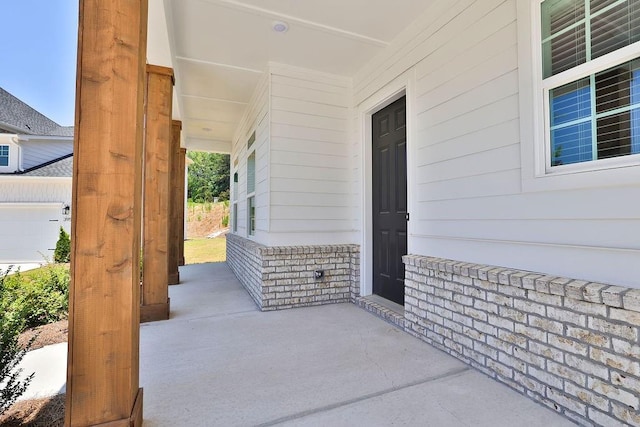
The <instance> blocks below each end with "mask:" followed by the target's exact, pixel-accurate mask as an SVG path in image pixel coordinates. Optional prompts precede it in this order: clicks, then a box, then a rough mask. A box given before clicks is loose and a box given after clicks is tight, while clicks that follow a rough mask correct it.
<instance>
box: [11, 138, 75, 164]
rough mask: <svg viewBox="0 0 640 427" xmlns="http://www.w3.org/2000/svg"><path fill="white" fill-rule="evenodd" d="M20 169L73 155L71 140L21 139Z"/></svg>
mask: <svg viewBox="0 0 640 427" xmlns="http://www.w3.org/2000/svg"><path fill="white" fill-rule="evenodd" d="M21 138H27V140H25V141H23V142H21V146H22V169H23V170H25V169H29V168H32V167H34V166H38V165H41V164H43V163H46V162H50V161H51V160H55V159H59V158H60V157H63V156H66V155H67V154H71V153H73V138H70V137H69V138H63V137H49V138H47V137H31V136H29V137H21Z"/></svg>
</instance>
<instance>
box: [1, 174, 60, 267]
mask: <svg viewBox="0 0 640 427" xmlns="http://www.w3.org/2000/svg"><path fill="white" fill-rule="evenodd" d="M64 205H69V206H70V205H71V178H42V177H30V176H20V175H19V176H0V227H1V228H2V230H3V238H2V239H1V240H0V264H4V263H9V264H12V263H25V262H36V263H38V262H43V261H45V259H46V258H49V259H52V258H53V249H55V245H56V242H57V239H58V232H59V227H60V226H62V227H63V228H64V229H65V230H66V231H67V233H70V232H71V221H70V219H71V217H70V216H66V217H65V216H64V215H63V214H62V208H63V206H64Z"/></svg>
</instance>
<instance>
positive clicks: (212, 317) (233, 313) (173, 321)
mask: <svg viewBox="0 0 640 427" xmlns="http://www.w3.org/2000/svg"><path fill="white" fill-rule="evenodd" d="M247 313H258V314H259V313H261V312H260V311H259V310H257V309H256V310H244V311H234V312H231V313H220V314H212V315H210V316H199V317H189V318H184V319H175V318H173V317H170V318H169V319H167V320H163V321H160V322H153V323H145V324H144V327H145V328H146V327H152V326H161V325H162V322H167V321H172V323H173V324H176V323H188V322H193V321H196V320H205V319H215V318H221V317H236V316H240V315H243V314H247ZM141 326H142V325H141Z"/></svg>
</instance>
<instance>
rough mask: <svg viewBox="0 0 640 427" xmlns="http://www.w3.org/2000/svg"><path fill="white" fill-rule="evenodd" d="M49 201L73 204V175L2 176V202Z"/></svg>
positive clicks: (0, 193)
mask: <svg viewBox="0 0 640 427" xmlns="http://www.w3.org/2000/svg"><path fill="white" fill-rule="evenodd" d="M49 202H51V203H66V204H68V205H69V206H71V177H69V178H51V177H49V178H46V177H35V176H22V175H17V176H0V203H49Z"/></svg>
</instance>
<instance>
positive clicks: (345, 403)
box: [140, 264, 572, 427]
mask: <svg viewBox="0 0 640 427" xmlns="http://www.w3.org/2000/svg"><path fill="white" fill-rule="evenodd" d="M180 274H181V279H182V284H180V285H176V286H172V287H171V288H170V297H171V312H172V318H171V319H170V320H167V321H163V322H155V323H149V324H145V325H143V326H142V328H141V359H140V362H141V379H140V384H141V386H142V387H144V389H145V393H144V417H145V423H144V425H145V426H146V427H161V426H182V425H189V426H255V425H264V426H267V425H308V426H320V425H322V426H333V425H336V426H341V425H344V426H346V425H349V426H354V425H355V426H358V425H367V426H368V425H373V426H375V425H381V426H382V425H385V426H386V425H398V426H402V425H408V426H411V425H432V426H465V425H469V426H471V425H474V426H476V425H486V426H489V425H491V426H514V425H521V426H543V425H544V426H563V425H572V424H571V423H570V422H569V421H568V420H566V419H564V418H562V417H560V416H558V415H557V414H555V413H554V412H552V411H550V410H548V409H546V408H544V407H542V406H540V405H537V404H536V403H534V402H533V401H530V400H529V399H527V398H525V397H524V396H521V395H519V394H518V393H516V392H514V391H512V390H510V389H509V388H507V387H506V386H503V385H501V384H499V383H497V382H495V381H493V380H491V379H489V378H487V377H485V376H484V375H482V374H480V373H479V372H476V371H474V370H472V369H470V368H468V367H467V366H466V365H464V364H463V363H461V362H459V361H458V360H456V359H454V358H452V357H450V356H448V355H446V354H444V353H442V352H440V351H438V350H436V349H434V348H432V347H430V346H429V345H427V344H425V343H423V342H422V341H420V340H418V339H416V338H413V337H412V336H410V335H408V334H406V333H404V332H402V331H400V330H398V329H397V328H395V327H393V326H391V325H389V324H387V323H385V322H384V321H382V320H380V319H378V318H377V317H375V316H373V315H371V314H369V313H367V312H365V311H364V310H362V309H360V308H358V307H356V306H355V305H352V304H339V305H328V306H322V307H310V308H300V309H293V310H285V311H276V312H267V313H262V312H260V311H258V310H257V308H256V306H255V304H254V303H253V301H252V300H251V298H250V297H249V295H248V294H247V293H246V292H245V291H244V289H242V287H241V286H240V284H239V283H238V282H237V280H236V279H235V277H234V276H233V274H232V273H231V271H230V270H229V268H228V267H227V266H226V264H201V265H193V266H186V267H181V269H180Z"/></svg>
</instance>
